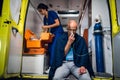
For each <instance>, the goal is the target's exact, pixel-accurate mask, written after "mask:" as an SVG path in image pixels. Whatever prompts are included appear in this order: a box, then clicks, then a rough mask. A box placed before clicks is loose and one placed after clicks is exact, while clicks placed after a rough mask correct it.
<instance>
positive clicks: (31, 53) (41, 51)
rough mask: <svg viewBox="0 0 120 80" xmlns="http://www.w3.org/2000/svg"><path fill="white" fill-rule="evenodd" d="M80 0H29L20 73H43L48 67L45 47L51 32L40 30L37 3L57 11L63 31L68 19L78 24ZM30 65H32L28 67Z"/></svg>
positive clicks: (41, 22) (47, 55) (50, 39)
mask: <svg viewBox="0 0 120 80" xmlns="http://www.w3.org/2000/svg"><path fill="white" fill-rule="evenodd" d="M56 2H57V3H56ZM81 2H82V1H81ZM81 2H80V0H76V1H73V0H62V1H59V0H57V1H54V0H49V1H47V0H30V2H29V7H28V12H27V17H26V25H25V40H24V41H25V46H24V53H23V65H22V73H34V74H36V73H38V74H41V75H42V74H45V71H46V70H47V69H48V67H49V66H48V64H49V54H48V53H47V49H48V44H49V43H51V42H52V37H51V33H49V32H48V33H46V32H43V30H42V26H43V15H41V14H40V13H39V12H38V11H37V5H38V4H39V3H45V4H47V5H48V7H49V10H54V11H55V12H56V13H58V16H59V18H60V21H61V24H62V26H63V28H64V31H66V26H67V22H68V20H69V19H75V20H76V21H77V22H78V24H79V16H80V11H79V10H80V7H81V6H82V5H80V3H81ZM83 3H84V4H85V3H88V2H83ZM86 27H87V26H86ZM77 33H78V34H81V31H80V29H78V31H77ZM27 61H29V62H27ZM26 65H27V66H26ZM31 65H32V67H29V66H31ZM36 65H38V66H36ZM34 68H35V69H36V70H34Z"/></svg>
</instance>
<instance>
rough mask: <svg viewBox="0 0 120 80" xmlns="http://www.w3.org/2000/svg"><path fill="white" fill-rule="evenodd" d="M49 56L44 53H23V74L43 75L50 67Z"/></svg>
mask: <svg viewBox="0 0 120 80" xmlns="http://www.w3.org/2000/svg"><path fill="white" fill-rule="evenodd" d="M46 60H47V56H46V54H44V55H23V63H22V74H38V75H43V74H44V71H45V70H46V68H47V67H48V66H47V65H48V64H47V61H46Z"/></svg>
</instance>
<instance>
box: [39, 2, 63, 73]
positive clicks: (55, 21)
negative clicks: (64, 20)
mask: <svg viewBox="0 0 120 80" xmlns="http://www.w3.org/2000/svg"><path fill="white" fill-rule="evenodd" d="M37 10H38V11H39V12H40V14H41V15H44V26H42V28H43V30H44V31H48V30H49V31H50V32H51V33H52V34H53V35H54V39H53V41H52V43H50V44H49V46H48V52H49V54H50V63H49V66H51V65H52V62H53V57H54V54H55V53H54V48H55V43H56V40H57V38H58V37H59V36H60V35H61V34H62V33H63V28H62V26H61V22H60V19H59V17H58V15H57V13H56V12H55V11H53V10H49V11H48V6H47V5H45V4H43V3H40V4H39V5H38V7H37ZM47 73H48V72H47Z"/></svg>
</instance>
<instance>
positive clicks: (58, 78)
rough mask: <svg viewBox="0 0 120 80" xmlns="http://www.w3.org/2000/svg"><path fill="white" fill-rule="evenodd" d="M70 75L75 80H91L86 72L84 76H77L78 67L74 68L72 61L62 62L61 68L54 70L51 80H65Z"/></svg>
mask: <svg viewBox="0 0 120 80" xmlns="http://www.w3.org/2000/svg"><path fill="white" fill-rule="evenodd" d="M70 73H71V74H73V75H74V76H75V77H76V79H77V80H91V78H90V76H89V73H88V71H87V72H86V73H85V74H82V75H81V74H79V67H77V66H75V65H74V62H73V61H68V62H63V64H62V66H60V67H58V68H57V69H56V72H55V75H54V78H53V80H66V77H67V76H68V75H69V74H70Z"/></svg>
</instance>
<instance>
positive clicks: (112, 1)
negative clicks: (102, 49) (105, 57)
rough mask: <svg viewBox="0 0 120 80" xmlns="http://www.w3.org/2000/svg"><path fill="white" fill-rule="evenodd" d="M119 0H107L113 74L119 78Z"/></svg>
mask: <svg viewBox="0 0 120 80" xmlns="http://www.w3.org/2000/svg"><path fill="white" fill-rule="evenodd" d="M119 4H120V0H109V5H110V11H111V25H112V45H113V72H114V73H113V75H114V78H115V80H120V59H119V58H120V5H119Z"/></svg>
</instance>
